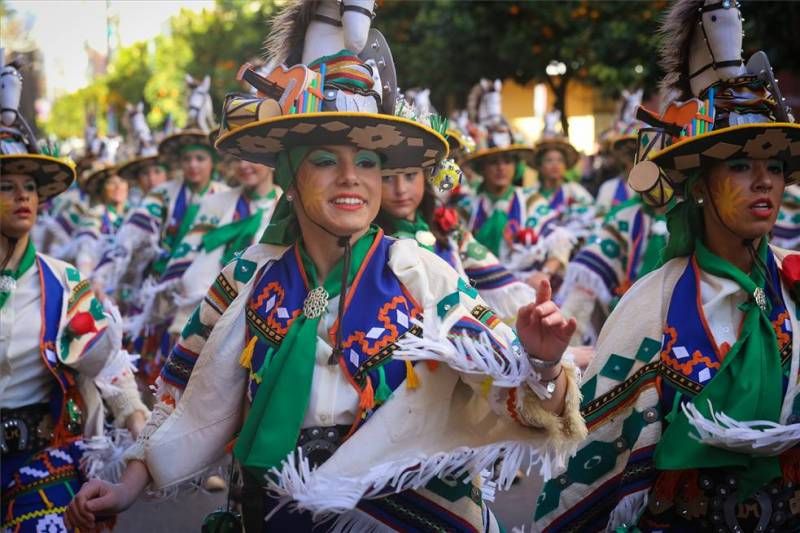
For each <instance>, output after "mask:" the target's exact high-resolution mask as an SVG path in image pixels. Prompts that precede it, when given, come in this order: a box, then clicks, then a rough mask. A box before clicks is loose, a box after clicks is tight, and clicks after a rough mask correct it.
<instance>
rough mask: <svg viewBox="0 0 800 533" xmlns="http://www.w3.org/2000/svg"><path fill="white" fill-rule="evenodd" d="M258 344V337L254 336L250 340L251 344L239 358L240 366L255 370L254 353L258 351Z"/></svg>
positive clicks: (248, 344) (249, 343)
mask: <svg viewBox="0 0 800 533" xmlns="http://www.w3.org/2000/svg"><path fill="white" fill-rule="evenodd" d="M256 342H258V337H256V336H255V335H253V336H252V337H251V338H250V342H248V343H247V346H245V347H244V350H242V355H240V356H239V364H240V365H242V366H243V367H244V368H246V369H248V370H252V368H253V367H252V363H253V352H254V351H255V349H256Z"/></svg>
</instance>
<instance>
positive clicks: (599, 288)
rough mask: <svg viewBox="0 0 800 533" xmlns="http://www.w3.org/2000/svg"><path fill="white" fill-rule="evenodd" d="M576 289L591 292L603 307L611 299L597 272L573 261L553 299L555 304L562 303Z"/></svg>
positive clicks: (568, 266)
mask: <svg viewBox="0 0 800 533" xmlns="http://www.w3.org/2000/svg"><path fill="white" fill-rule="evenodd" d="M576 288H581V289H583V290H585V291H587V292H591V293H592V294H593V295H594V296H595V298H597V299H598V300H599V301H600V302H601V303H602V304H603V305H608V304H609V302H611V299H612V298H613V296H612V294H611V292H610V291H609V290H608V287H606V284H605V283H604V282H603V278H602V277H600V275H599V274H598V273H597V272H594V271H593V270H591V269H590V268H588V267H587V266H585V265H582V264H580V263H575V262H574V261H573V262H570V263H569V265H567V272H566V273H565V274H564V282H563V283H562V285H561V288H560V289H559V290H558V294H557V295H556V298H555V301H556V303H558V304H561V303H563V302H564V301H565V300H566V298H567V294H569V293H570V292H572V291H573V290H575V289H576Z"/></svg>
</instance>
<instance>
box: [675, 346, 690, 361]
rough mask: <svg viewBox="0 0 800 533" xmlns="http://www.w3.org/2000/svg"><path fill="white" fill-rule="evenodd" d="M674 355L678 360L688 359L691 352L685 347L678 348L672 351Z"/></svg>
mask: <svg viewBox="0 0 800 533" xmlns="http://www.w3.org/2000/svg"><path fill="white" fill-rule="evenodd" d="M672 353H674V354H675V357H677V358H678V359H686V358H687V357H689V351H688V350H687V349H686V348H684V347H683V346H676V347H674V348H673V349H672Z"/></svg>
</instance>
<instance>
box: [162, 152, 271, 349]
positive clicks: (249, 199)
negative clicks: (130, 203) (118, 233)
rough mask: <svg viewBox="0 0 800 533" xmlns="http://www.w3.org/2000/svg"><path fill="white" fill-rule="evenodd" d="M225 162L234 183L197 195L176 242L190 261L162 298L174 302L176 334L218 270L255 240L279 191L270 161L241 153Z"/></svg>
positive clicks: (173, 331)
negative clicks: (189, 223)
mask: <svg viewBox="0 0 800 533" xmlns="http://www.w3.org/2000/svg"><path fill="white" fill-rule="evenodd" d="M231 166H232V167H233V169H234V172H235V174H234V180H235V181H236V182H238V186H237V187H234V188H232V189H230V190H228V191H223V192H220V193H217V194H214V195H212V196H209V197H207V198H205V199H204V200H203V202H202V203H201V204H200V210H199V211H198V213H197V218H196V220H195V224H194V226H193V227H192V229H191V230H190V232H189V233H188V235H187V236H186V238H185V239H184V241H183V242H182V243H181V245H180V246H181V247H183V248H185V249H186V250H188V251H187V252H186V256H183V257H182V260H183V261H188V262H189V263H190V265H189V267H188V268H187V269H186V271H185V272H184V273H183V275H182V276H181V277H180V280H179V281H178V283H176V284H175V286H174V287H171V288H170V289H169V290H168V291H167V292H168V293H171V294H172V295H174V296H169V295H168V296H167V298H168V299H169V298H174V302H175V303H176V304H177V312H174V318H173V319H172V324H171V326H170V329H169V331H170V334H171V335H178V334H180V331H181V328H183V325H184V324H185V323H186V321H187V320H188V319H189V316H190V315H191V314H192V312H193V311H194V310H195V308H196V307H197V306H198V305H199V304H200V303H201V301H202V300H203V297H204V296H205V295H206V292H207V291H208V288H209V287H210V286H211V284H212V283H213V282H214V279H215V278H216V276H217V274H218V273H219V271H220V270H221V269H222V268H223V267H224V266H225V265H227V264H228V263H230V262H231V260H232V259H233V258H234V256H235V255H236V254H238V253H240V252H242V251H244V250H245V249H246V248H248V247H249V246H251V245H253V244H255V243H257V242H258V240H259V239H260V237H261V234H262V233H263V232H264V229H265V228H266V227H267V224H269V220H270V218H271V217H272V213H273V211H274V210H275V206H276V205H277V203H278V200H279V199H280V197H281V189H280V187H278V186H276V185H275V184H274V183H273V171H272V169H271V168H270V167H268V166H265V165H261V164H258V163H253V162H250V161H245V160H243V159H238V160H234V161H233V162H232V165H231ZM168 269H169V267H168Z"/></svg>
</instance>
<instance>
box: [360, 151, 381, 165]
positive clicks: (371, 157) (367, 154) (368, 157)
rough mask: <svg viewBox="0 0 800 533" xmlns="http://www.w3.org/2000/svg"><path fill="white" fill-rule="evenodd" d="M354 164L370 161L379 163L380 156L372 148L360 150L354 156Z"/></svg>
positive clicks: (375, 163) (374, 163)
mask: <svg viewBox="0 0 800 533" xmlns="http://www.w3.org/2000/svg"><path fill="white" fill-rule="evenodd" d="M355 163H356V165H360V164H363V163H372V164H373V165H380V163H381V158H380V157H378V154H376V153H375V152H373V151H372V150H360V151H359V152H358V153H357V154H356V157H355Z"/></svg>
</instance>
